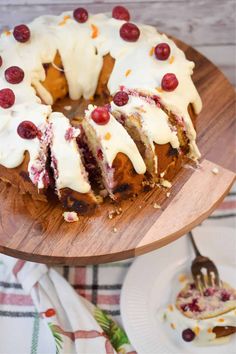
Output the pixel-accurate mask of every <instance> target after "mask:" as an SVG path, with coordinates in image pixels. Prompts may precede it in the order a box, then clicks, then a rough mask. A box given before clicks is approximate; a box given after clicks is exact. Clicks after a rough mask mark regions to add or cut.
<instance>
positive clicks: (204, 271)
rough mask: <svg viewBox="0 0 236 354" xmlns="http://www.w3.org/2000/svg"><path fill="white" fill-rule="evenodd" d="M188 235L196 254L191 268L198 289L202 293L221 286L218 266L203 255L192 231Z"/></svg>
mask: <svg viewBox="0 0 236 354" xmlns="http://www.w3.org/2000/svg"><path fill="white" fill-rule="evenodd" d="M188 235H189V238H190V241H191V243H192V246H193V248H194V252H195V254H196V258H195V259H194V260H193V261H192V266H191V271H192V275H193V279H194V283H195V286H196V288H197V289H198V290H199V291H201V292H202V291H203V290H204V289H206V288H207V287H209V286H215V285H217V286H220V277H219V272H218V270H217V268H216V265H215V264H214V263H213V262H212V260H210V259H209V258H208V257H204V256H202V255H201V253H200V252H199V249H198V248H197V245H196V243H195V241H194V238H193V234H192V232H191V231H190V232H189V233H188Z"/></svg>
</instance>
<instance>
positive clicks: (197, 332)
mask: <svg viewBox="0 0 236 354" xmlns="http://www.w3.org/2000/svg"><path fill="white" fill-rule="evenodd" d="M193 332H194V333H195V334H196V336H198V335H199V332H200V328H199V327H195V328H194V329H193Z"/></svg>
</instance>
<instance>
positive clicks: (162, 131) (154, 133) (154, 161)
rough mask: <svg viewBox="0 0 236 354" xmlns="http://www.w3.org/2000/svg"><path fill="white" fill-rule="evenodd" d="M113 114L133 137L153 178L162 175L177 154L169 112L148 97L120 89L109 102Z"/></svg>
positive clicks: (175, 136) (178, 146)
mask: <svg viewBox="0 0 236 354" xmlns="http://www.w3.org/2000/svg"><path fill="white" fill-rule="evenodd" d="M111 112H112V114H113V115H114V116H115V117H116V118H117V119H118V120H119V121H120V122H121V123H122V124H123V125H124V126H125V128H126V129H127V131H128V132H129V134H130V135H131V136H132V138H133V139H134V141H135V143H136V145H137V146H138V148H139V151H140V153H141V155H142V156H143V159H144V161H145V164H146V166H147V173H148V174H149V176H150V177H151V178H152V180H153V181H157V180H158V178H159V176H160V175H161V174H164V172H165V171H166V169H167V168H168V166H169V165H170V164H171V163H173V162H175V160H176V156H177V155H179V151H180V141H179V138H178V133H177V129H176V127H175V126H174V125H173V124H172V123H171V122H170V120H169V116H168V114H167V113H166V112H165V111H164V110H163V109H161V106H160V104H159V103H158V102H156V101H155V100H154V99H153V98H151V97H149V96H141V95H140V94H139V93H138V92H136V91H133V92H132V94H131V93H129V94H128V93H127V92H125V91H120V92H118V93H117V94H116V95H115V96H114V100H113V101H112V102H111Z"/></svg>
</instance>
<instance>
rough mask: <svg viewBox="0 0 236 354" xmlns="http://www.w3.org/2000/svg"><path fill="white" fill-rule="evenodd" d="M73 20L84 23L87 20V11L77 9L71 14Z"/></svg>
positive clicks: (81, 8) (80, 8)
mask: <svg viewBox="0 0 236 354" xmlns="http://www.w3.org/2000/svg"><path fill="white" fill-rule="evenodd" d="M73 16H74V19H75V20H76V21H77V22H79V23H84V22H86V21H87V19H88V11H87V10H86V9H84V8H83V7H79V8H78V9H76V10H74V12H73Z"/></svg>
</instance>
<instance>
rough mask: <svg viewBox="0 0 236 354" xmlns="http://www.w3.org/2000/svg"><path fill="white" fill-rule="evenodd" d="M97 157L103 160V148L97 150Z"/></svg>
mask: <svg viewBox="0 0 236 354" xmlns="http://www.w3.org/2000/svg"><path fill="white" fill-rule="evenodd" d="M97 158H98V160H100V161H102V160H103V152H102V150H101V149H98V151H97Z"/></svg>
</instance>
